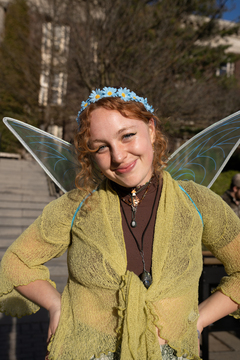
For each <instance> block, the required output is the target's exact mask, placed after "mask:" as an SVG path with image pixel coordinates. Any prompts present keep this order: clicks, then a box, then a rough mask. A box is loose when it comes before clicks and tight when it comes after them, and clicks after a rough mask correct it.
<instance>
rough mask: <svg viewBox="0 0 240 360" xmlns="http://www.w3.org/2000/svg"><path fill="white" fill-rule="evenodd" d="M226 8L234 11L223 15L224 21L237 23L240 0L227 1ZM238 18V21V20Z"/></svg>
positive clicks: (239, 14) (239, 13) (239, 16)
mask: <svg viewBox="0 0 240 360" xmlns="http://www.w3.org/2000/svg"><path fill="white" fill-rule="evenodd" d="M227 6H228V7H229V8H233V7H234V9H233V10H232V11H230V12H226V13H224V14H223V19H224V20H231V21H237V20H240V0H228V1H227ZM238 18H239V19H238Z"/></svg>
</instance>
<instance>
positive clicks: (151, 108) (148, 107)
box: [143, 98, 154, 113]
mask: <svg viewBox="0 0 240 360" xmlns="http://www.w3.org/2000/svg"><path fill="white" fill-rule="evenodd" d="M143 105H144V106H145V108H146V110H147V111H149V112H151V113H153V112H154V108H153V107H152V106H151V105H149V104H148V102H147V98H145V99H143Z"/></svg>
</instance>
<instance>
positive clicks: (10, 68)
mask: <svg viewBox="0 0 240 360" xmlns="http://www.w3.org/2000/svg"><path fill="white" fill-rule="evenodd" d="M39 38H40V33H39V27H38V26H37V22H36V20H35V18H34V14H32V13H31V12H30V9H29V7H28V5H27V2H26V1H25V0H14V1H13V2H11V3H10V4H9V7H8V10H7V14H6V19H5V32H4V39H3V42H2V43H1V46H0V116H1V117H4V116H9V117H17V118H18V119H20V120H24V121H26V122H30V123H32V124H34V125H38V120H39V110H38V93H39V73H40V41H39ZM37 39H38V41H36V40H37ZM0 132H2V142H1V151H14V150H15V148H16V147H17V146H18V142H17V140H16V139H15V138H14V137H13V136H11V135H10V134H9V131H8V130H7V129H5V126H4V125H3V123H2V122H0Z"/></svg>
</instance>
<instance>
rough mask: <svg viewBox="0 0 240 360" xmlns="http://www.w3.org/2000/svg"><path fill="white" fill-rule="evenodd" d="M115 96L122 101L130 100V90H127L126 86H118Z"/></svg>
mask: <svg viewBox="0 0 240 360" xmlns="http://www.w3.org/2000/svg"><path fill="white" fill-rule="evenodd" d="M117 96H119V97H120V98H121V99H122V100H124V101H130V100H132V98H131V91H130V90H128V89H127V88H124V89H123V88H120V89H118V91H117Z"/></svg>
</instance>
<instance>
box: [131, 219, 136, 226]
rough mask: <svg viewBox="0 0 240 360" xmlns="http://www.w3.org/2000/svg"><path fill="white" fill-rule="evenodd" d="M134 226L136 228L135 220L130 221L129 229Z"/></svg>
mask: <svg viewBox="0 0 240 360" xmlns="http://www.w3.org/2000/svg"><path fill="white" fill-rule="evenodd" d="M136 226H137V223H136V221H135V220H132V221H131V227H132V228H135V227H136Z"/></svg>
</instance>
